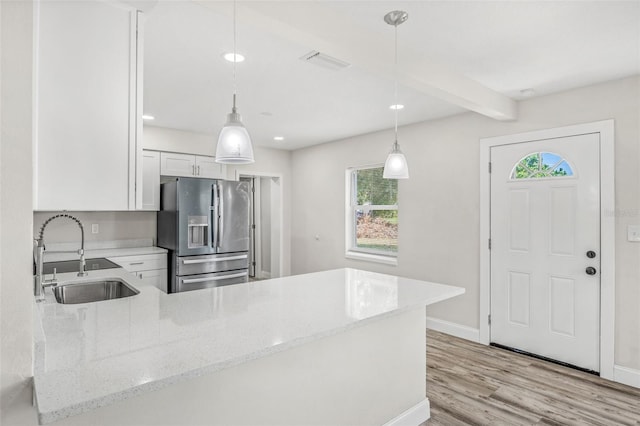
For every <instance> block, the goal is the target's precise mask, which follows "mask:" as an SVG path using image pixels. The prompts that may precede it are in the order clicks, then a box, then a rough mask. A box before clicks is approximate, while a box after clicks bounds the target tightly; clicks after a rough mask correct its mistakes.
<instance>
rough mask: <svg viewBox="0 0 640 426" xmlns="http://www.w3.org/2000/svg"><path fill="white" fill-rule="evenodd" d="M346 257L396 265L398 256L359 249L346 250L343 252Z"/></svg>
mask: <svg viewBox="0 0 640 426" xmlns="http://www.w3.org/2000/svg"><path fill="white" fill-rule="evenodd" d="M344 257H346V258H347V259H353V260H364V261H366V262H374V263H383V264H385V265H392V266H398V258H397V257H392V256H383V255H380V254H371V253H362V252H359V251H347V252H346V253H345V254H344Z"/></svg>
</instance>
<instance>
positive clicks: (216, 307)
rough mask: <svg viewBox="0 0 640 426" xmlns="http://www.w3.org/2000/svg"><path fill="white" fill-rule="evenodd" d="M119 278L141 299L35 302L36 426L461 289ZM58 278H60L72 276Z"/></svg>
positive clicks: (302, 280)
mask: <svg viewBox="0 0 640 426" xmlns="http://www.w3.org/2000/svg"><path fill="white" fill-rule="evenodd" d="M99 276H105V277H107V276H111V277H115V276H118V277H122V278H124V279H125V280H127V281H129V282H130V283H132V284H133V285H134V286H135V287H136V288H137V289H138V290H140V294H138V295H136V296H133V297H128V298H123V299H116V300H109V301H103V302H95V303H86V304H77V305H61V304H57V303H56V302H55V300H54V299H53V296H52V294H51V290H50V289H47V291H46V293H47V300H46V301H45V302H42V303H38V304H37V312H36V314H37V315H38V316H39V317H40V319H39V320H38V322H39V321H40V320H41V322H42V329H43V333H42V335H43V336H44V341H42V340H41V341H36V348H35V358H36V359H35V372H34V376H35V392H36V398H37V402H38V412H39V416H40V421H41V422H42V423H48V422H52V421H55V420H58V419H61V418H64V417H68V416H70V415H74V414H78V413H81V412H85V411H88V410H91V409H94V408H97V407H100V406H104V405H107V404H109V403H112V402H115V401H118V400H122V399H126V398H128V397H131V396H134V395H136V394H139V393H141V392H147V391H151V390H155V389H159V388H161V387H164V386H167V385H168V384H171V383H176V382H179V381H183V380H185V379H188V378H191V377H197V376H200V375H202V374H205V373H209V372H214V371H218V370H221V369H224V368H227V367H230V366H233V365H237V364H240V363H242V362H245V361H249V360H252V359H256V358H260V357H263V356H266V355H268V354H271V353H275V352H278V351H282V350H286V349H289V348H291V347H294V346H298V345H300V344H303V343H305V342H310V341H313V340H316V339H319V338H321V337H325V336H329V335H332V334H336V333H340V332H342V331H344V330H348V329H350V328H353V327H357V326H360V325H364V324H366V323H368V322H371V321H375V320H378V319H382V318H385V317H389V316H393V315H396V314H398V313H400V312H404V311H406V310H409V309H412V308H416V307H421V306H426V305H430V304H432V303H436V302H439V301H441V300H445V299H448V298H451V297H454V296H457V295H460V294H462V293H464V289H462V288H459V287H452V286H447V285H442V284H436V283H429V282H425V281H418V280H412V279H407V278H400V277H395V276H390V275H383V274H377V273H373V272H366V271H361V270H356V269H336V270H331V271H324V272H317V273H311V274H305V275H297V276H291V277H285V278H277V279H272V280H267V281H257V282H250V283H247V284H237V285H230V286H225V287H218V288H211V289H205V290H197V291H190V292H185V293H178V294H166V293H163V292H161V291H160V290H158V289H157V288H155V287H153V286H150V285H144V284H142V283H141V282H140V281H137V280H134V279H131V277H132V276H131V275H130V274H128V273H127V272H126V271H124V270H122V269H110V270H102V271H92V272H91V273H90V278H94V277H96V278H97V277H99ZM74 277H75V275H74V274H59V279H60V280H64V279H76V278H74Z"/></svg>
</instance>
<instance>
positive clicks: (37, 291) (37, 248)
mask: <svg viewBox="0 0 640 426" xmlns="http://www.w3.org/2000/svg"><path fill="white" fill-rule="evenodd" d="M60 217H63V218H68V219H71V220H73V221H74V222H76V223H77V224H78V227H79V228H80V249H79V250H78V254H79V255H80V263H79V266H78V276H79V277H84V276H86V275H87V272H86V271H85V268H86V262H85V260H84V226H82V222H80V219H78V218H77V217H75V216H72V215H70V214H67V213H60V214H57V215H54V216H51V217H50V218H49V219H47V220H46V221H45V222H44V223H43V224H42V226H41V227H40V233H39V234H38V238H37V239H36V240H35V244H34V248H33V256H34V261H35V264H36V275H35V277H34V295H35V296H36V298H38V299H41V298H42V297H43V294H44V287H43V279H42V278H43V275H44V274H43V258H44V251H45V245H44V230H45V228H46V227H47V225H49V223H50V222H51V221H53V220H55V219H57V218H60Z"/></svg>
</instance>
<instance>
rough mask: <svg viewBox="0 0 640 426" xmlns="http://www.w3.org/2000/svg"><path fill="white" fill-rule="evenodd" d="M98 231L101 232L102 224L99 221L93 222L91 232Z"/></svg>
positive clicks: (95, 232)
mask: <svg viewBox="0 0 640 426" xmlns="http://www.w3.org/2000/svg"><path fill="white" fill-rule="evenodd" d="M98 232H100V226H99V225H98V224H97V223H92V224H91V233H92V234H97V233H98Z"/></svg>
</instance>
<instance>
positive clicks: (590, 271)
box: [585, 266, 596, 275]
mask: <svg viewBox="0 0 640 426" xmlns="http://www.w3.org/2000/svg"><path fill="white" fill-rule="evenodd" d="M585 272H586V273H587V275H595V274H596V268H594V267H593V266H589V267H587V269H586V270H585Z"/></svg>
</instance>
